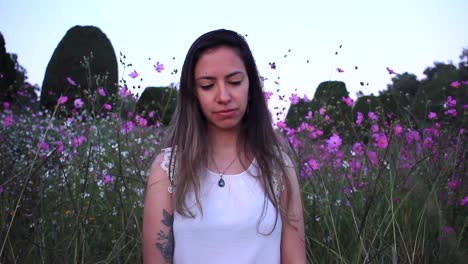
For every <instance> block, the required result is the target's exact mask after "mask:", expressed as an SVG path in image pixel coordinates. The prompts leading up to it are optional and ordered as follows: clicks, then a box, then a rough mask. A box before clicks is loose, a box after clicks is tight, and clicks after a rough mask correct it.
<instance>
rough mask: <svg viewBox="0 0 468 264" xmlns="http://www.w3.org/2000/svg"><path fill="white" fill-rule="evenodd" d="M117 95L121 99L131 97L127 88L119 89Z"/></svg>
mask: <svg viewBox="0 0 468 264" xmlns="http://www.w3.org/2000/svg"><path fill="white" fill-rule="evenodd" d="M119 94H120V95H121V96H123V97H127V96H129V95H131V94H132V93H131V92H130V90H129V89H127V87H121V88H120V90H119Z"/></svg>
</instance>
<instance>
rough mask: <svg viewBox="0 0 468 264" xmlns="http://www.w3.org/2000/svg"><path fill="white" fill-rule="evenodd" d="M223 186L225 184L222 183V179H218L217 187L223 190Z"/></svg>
mask: <svg viewBox="0 0 468 264" xmlns="http://www.w3.org/2000/svg"><path fill="white" fill-rule="evenodd" d="M224 185H225V183H224V180H223V178H221V179H219V181H218V186H219V187H221V188H223V187H224Z"/></svg>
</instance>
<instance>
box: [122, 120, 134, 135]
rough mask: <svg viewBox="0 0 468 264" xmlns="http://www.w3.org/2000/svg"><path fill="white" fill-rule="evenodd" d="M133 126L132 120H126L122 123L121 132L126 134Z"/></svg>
mask: <svg viewBox="0 0 468 264" xmlns="http://www.w3.org/2000/svg"><path fill="white" fill-rule="evenodd" d="M133 127H134V124H133V122H132V121H127V122H125V123H123V124H122V132H123V133H124V134H128V133H130V131H132V129H133Z"/></svg>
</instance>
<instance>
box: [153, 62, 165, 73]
mask: <svg viewBox="0 0 468 264" xmlns="http://www.w3.org/2000/svg"><path fill="white" fill-rule="evenodd" d="M153 66H154V69H155V70H156V71H157V72H159V73H161V72H162V71H163V70H164V64H162V63H159V61H158V62H156V65H153Z"/></svg>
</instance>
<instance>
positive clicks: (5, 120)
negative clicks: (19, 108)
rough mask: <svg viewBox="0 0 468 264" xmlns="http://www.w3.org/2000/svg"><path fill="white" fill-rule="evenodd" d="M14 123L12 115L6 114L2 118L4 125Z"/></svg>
mask: <svg viewBox="0 0 468 264" xmlns="http://www.w3.org/2000/svg"><path fill="white" fill-rule="evenodd" d="M13 123H15V120H14V119H13V115H8V116H5V117H4V118H3V125H4V126H5V127H8V126H11V125H13Z"/></svg>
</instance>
